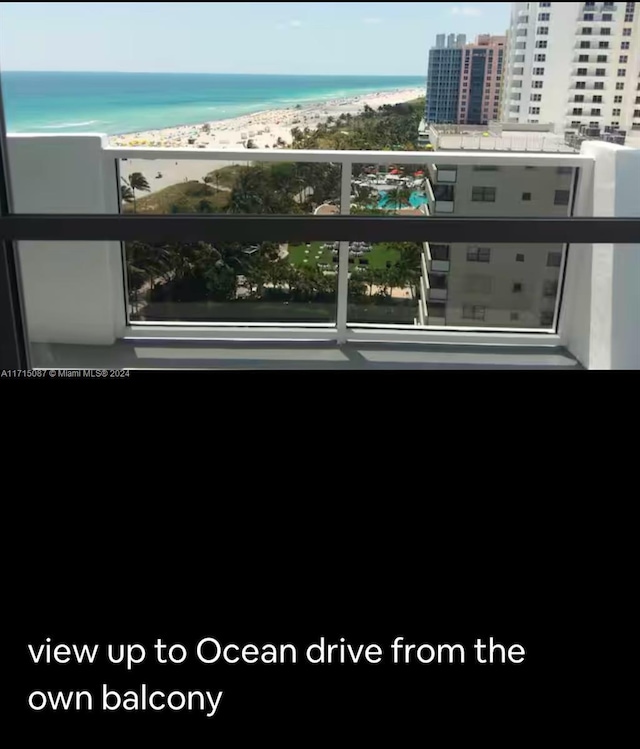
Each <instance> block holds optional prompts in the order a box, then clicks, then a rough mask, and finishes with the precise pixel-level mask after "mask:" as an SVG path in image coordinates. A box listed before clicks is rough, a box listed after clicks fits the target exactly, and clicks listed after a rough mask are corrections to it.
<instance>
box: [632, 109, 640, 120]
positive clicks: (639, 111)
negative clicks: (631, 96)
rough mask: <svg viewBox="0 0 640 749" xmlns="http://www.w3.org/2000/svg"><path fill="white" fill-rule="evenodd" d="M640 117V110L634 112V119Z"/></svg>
mask: <svg viewBox="0 0 640 749" xmlns="http://www.w3.org/2000/svg"><path fill="white" fill-rule="evenodd" d="M639 117H640V109H634V110H633V119H634V120H636V119H638V118H639Z"/></svg>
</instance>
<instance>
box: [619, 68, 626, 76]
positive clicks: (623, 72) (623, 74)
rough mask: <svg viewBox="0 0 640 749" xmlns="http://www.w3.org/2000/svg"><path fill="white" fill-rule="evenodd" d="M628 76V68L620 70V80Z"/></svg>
mask: <svg viewBox="0 0 640 749" xmlns="http://www.w3.org/2000/svg"><path fill="white" fill-rule="evenodd" d="M626 74H627V71H626V68H620V70H618V78H624V77H625V75H626Z"/></svg>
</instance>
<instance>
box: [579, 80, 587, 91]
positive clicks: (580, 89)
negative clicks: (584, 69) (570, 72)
mask: <svg viewBox="0 0 640 749" xmlns="http://www.w3.org/2000/svg"><path fill="white" fill-rule="evenodd" d="M586 87H587V84H586V83H585V82H584V81H578V82H577V83H576V89H577V90H578V91H582V90H583V89H585V88H586Z"/></svg>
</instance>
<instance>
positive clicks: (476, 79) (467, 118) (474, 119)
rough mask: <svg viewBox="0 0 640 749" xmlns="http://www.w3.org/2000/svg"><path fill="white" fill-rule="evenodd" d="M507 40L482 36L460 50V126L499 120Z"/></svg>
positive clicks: (487, 35) (502, 37) (504, 37)
mask: <svg viewBox="0 0 640 749" xmlns="http://www.w3.org/2000/svg"><path fill="white" fill-rule="evenodd" d="M506 49H507V37H506V36H491V35H489V34H483V35H481V36H479V37H478V38H477V39H476V41H475V43H474V44H467V45H465V47H464V48H463V50H462V72H461V74H460V95H459V100H458V123H459V124H460V125H487V124H488V123H489V122H491V121H492V120H499V119H500V109H501V92H502V76H503V75H504V72H505V71H504V65H505V62H506V60H505V56H506Z"/></svg>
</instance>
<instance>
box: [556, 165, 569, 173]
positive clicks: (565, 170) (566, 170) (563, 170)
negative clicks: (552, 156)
mask: <svg viewBox="0 0 640 749" xmlns="http://www.w3.org/2000/svg"><path fill="white" fill-rule="evenodd" d="M556 174H573V167H572V166H559V167H558V168H557V169H556Z"/></svg>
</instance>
